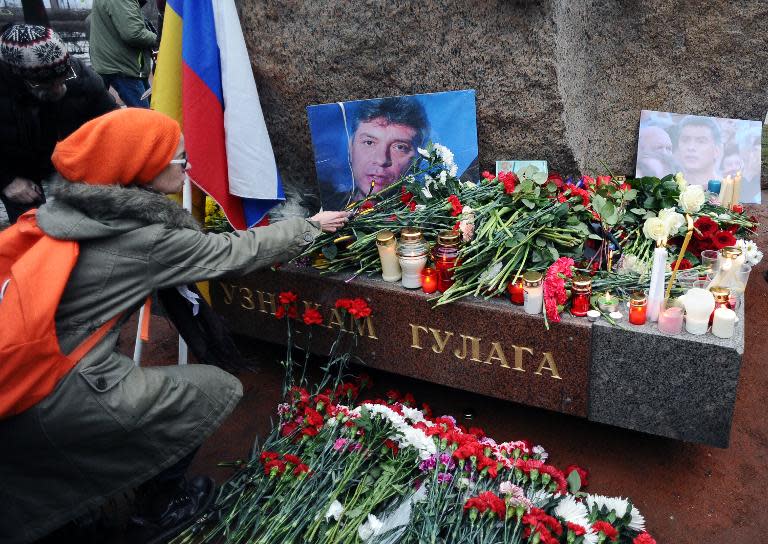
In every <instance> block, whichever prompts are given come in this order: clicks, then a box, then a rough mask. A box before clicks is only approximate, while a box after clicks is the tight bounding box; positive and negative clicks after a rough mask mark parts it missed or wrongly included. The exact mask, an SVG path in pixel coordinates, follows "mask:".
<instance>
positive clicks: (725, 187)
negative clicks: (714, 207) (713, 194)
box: [719, 176, 733, 208]
mask: <svg viewBox="0 0 768 544" xmlns="http://www.w3.org/2000/svg"><path fill="white" fill-rule="evenodd" d="M732 197H733V180H732V179H731V176H726V178H725V179H724V180H723V184H722V186H721V187H720V198H719V200H720V205H721V206H723V207H724V208H730V207H731V204H730V202H731V199H732Z"/></svg>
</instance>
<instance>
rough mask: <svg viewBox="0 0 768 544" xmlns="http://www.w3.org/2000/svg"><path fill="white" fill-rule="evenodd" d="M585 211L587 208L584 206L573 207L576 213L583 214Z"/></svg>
mask: <svg viewBox="0 0 768 544" xmlns="http://www.w3.org/2000/svg"><path fill="white" fill-rule="evenodd" d="M584 210H586V208H585V207H584V205H583V204H576V205H575V206H574V207H573V211H575V212H583V211H584Z"/></svg>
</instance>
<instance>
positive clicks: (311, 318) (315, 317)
mask: <svg viewBox="0 0 768 544" xmlns="http://www.w3.org/2000/svg"><path fill="white" fill-rule="evenodd" d="M304 323H305V324H306V325H322V324H323V316H322V314H320V312H319V311H317V310H316V309H315V308H307V309H306V310H304Z"/></svg>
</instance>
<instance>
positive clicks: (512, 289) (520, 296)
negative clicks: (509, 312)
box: [507, 278, 525, 306]
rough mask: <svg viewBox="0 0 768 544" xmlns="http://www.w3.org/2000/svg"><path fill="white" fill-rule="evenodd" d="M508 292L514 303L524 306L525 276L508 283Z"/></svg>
mask: <svg viewBox="0 0 768 544" xmlns="http://www.w3.org/2000/svg"><path fill="white" fill-rule="evenodd" d="M507 292H508V293H509V300H511V301H512V304H516V305H517V306H522V305H523V304H525V289H524V288H523V278H519V279H518V280H517V281H514V282H512V283H510V284H509V285H507Z"/></svg>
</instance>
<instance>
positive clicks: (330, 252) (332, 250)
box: [321, 243, 339, 261]
mask: <svg viewBox="0 0 768 544" xmlns="http://www.w3.org/2000/svg"><path fill="white" fill-rule="evenodd" d="M321 251H322V253H323V256H324V257H325V258H326V259H328V260H329V261H332V260H334V259H335V258H336V256H337V255H338V254H339V248H338V247H336V244H334V243H330V244H328V245H325V246H323V249H322V250H321Z"/></svg>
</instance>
